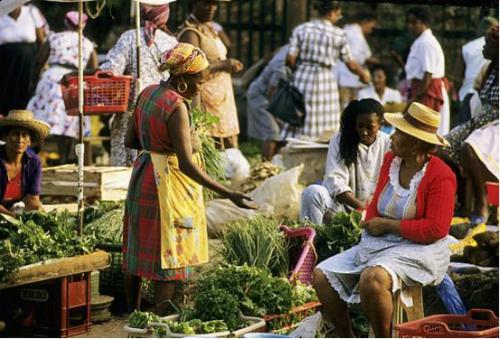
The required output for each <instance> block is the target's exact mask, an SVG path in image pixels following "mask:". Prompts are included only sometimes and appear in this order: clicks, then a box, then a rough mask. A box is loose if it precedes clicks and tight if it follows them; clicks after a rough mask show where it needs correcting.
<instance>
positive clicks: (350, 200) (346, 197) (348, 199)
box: [335, 192, 366, 209]
mask: <svg viewBox="0 0 500 339" xmlns="http://www.w3.org/2000/svg"><path fill="white" fill-rule="evenodd" d="M335 199H337V201H339V202H340V203H342V204H346V205H349V206H351V207H352V208H354V209H358V208H361V209H364V208H366V204H365V203H363V202H362V201H361V200H359V199H358V198H356V196H354V194H353V193H352V192H344V193H342V194H339V195H337V196H336V197H335Z"/></svg>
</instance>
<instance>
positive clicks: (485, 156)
mask: <svg viewBox="0 0 500 339" xmlns="http://www.w3.org/2000/svg"><path fill="white" fill-rule="evenodd" d="M498 148H499V146H498V119H497V120H495V121H493V122H490V123H489V124H487V125H485V126H483V127H481V128H479V129H477V130H475V131H474V132H472V134H471V135H469V137H468V138H467V139H465V142H464V144H463V146H462V151H461V154H460V166H461V168H462V170H463V174H464V175H465V176H467V177H468V178H470V180H471V181H472V184H473V186H474V189H473V192H474V205H473V210H472V211H467V212H470V213H471V215H470V220H471V223H472V224H473V225H477V224H481V223H486V222H487V221H488V217H489V209H488V199H487V196H486V182H487V181H493V182H498V176H499V173H498V169H499V166H498ZM467 198H472V197H467Z"/></svg>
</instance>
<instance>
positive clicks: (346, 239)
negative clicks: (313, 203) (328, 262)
mask: <svg viewBox="0 0 500 339" xmlns="http://www.w3.org/2000/svg"><path fill="white" fill-rule="evenodd" d="M324 221H325V222H324V223H323V224H322V225H313V227H314V228H315V230H316V239H315V246H316V251H317V253H318V262H321V261H323V260H325V259H328V258H329V257H331V256H333V255H335V254H338V253H340V252H343V251H345V250H347V249H349V248H351V247H352V246H354V245H355V244H357V243H358V242H359V239H360V237H361V232H362V229H361V227H360V223H361V213H360V212H358V211H352V212H351V213H346V212H339V213H336V214H335V215H331V216H328V215H327V216H325V220H324Z"/></svg>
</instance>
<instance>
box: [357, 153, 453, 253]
mask: <svg viewBox="0 0 500 339" xmlns="http://www.w3.org/2000/svg"><path fill="white" fill-rule="evenodd" d="M393 159H394V154H392V152H388V153H387V154H386V155H385V157H384V162H383V164H382V168H381V169H380V177H379V179H378V182H377V187H376V189H375V193H374V196H373V199H372V201H371V202H370V205H369V206H368V209H367V210H366V217H365V220H370V219H372V218H374V217H379V216H380V214H379V213H378V211H377V204H378V199H379V196H380V194H381V192H382V190H383V189H384V187H385V185H386V184H387V182H388V181H389V168H390V166H391V162H392V160H393ZM456 188H457V183H456V179H455V174H454V173H453V172H452V171H451V169H450V168H449V167H448V166H447V165H446V164H445V163H444V162H443V161H442V160H441V159H439V158H437V157H435V156H431V158H430V160H429V164H428V165H427V170H426V172H425V175H424V177H423V178H422V181H421V182H420V185H419V186H418V191H417V201H416V202H417V216H416V218H415V219H410V220H401V228H400V233H401V236H402V237H403V238H406V239H409V240H412V241H415V242H418V243H423V244H430V243H433V242H435V241H437V240H439V239H441V238H444V237H445V236H446V235H447V234H448V232H449V230H450V224H451V219H452V218H453V209H454V206H455V191H456Z"/></svg>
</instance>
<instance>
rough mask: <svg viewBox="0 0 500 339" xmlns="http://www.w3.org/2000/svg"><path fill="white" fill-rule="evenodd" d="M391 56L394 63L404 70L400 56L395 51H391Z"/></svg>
mask: <svg viewBox="0 0 500 339" xmlns="http://www.w3.org/2000/svg"><path fill="white" fill-rule="evenodd" d="M391 56H392V58H393V59H394V61H395V62H396V64H397V65H398V66H399V67H400V68H402V69H403V70H404V69H405V63H404V62H403V58H402V57H401V55H400V54H399V53H398V52H396V51H391Z"/></svg>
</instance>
